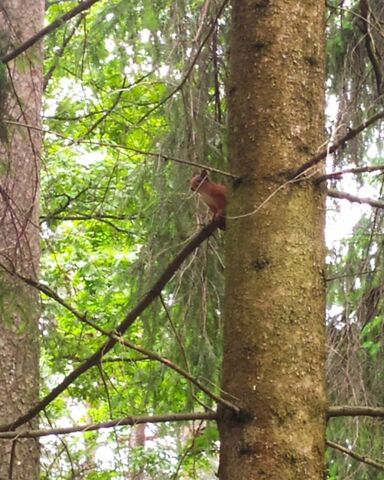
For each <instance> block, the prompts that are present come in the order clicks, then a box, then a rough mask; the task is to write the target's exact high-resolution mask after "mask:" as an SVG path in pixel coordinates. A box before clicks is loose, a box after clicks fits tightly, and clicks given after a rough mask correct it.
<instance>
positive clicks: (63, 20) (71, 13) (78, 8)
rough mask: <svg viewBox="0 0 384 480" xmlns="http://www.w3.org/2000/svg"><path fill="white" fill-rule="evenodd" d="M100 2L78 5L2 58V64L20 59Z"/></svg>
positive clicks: (85, 2) (91, 1)
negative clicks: (34, 46)
mask: <svg viewBox="0 0 384 480" xmlns="http://www.w3.org/2000/svg"><path fill="white" fill-rule="evenodd" d="M98 1H99V0H85V1H84V2H81V3H80V4H79V5H77V6H76V7H75V8H73V9H72V10H70V11H69V12H67V13H65V14H64V15H62V16H61V17H59V18H57V19H56V20H55V21H53V22H52V23H50V24H49V25H47V26H46V27H44V28H42V29H41V30H40V31H39V32H37V33H36V34H35V35H33V36H32V37H30V38H28V40H26V41H25V42H23V43H22V44H21V45H20V46H18V47H17V48H15V49H14V50H12V51H11V52H9V53H7V54H6V55H3V56H2V57H1V58H0V62H2V63H8V62H9V61H11V60H13V59H14V58H16V57H18V56H19V55H20V54H21V53H23V52H25V51H26V50H28V48H31V47H32V46H33V45H35V43H37V42H38V41H39V40H41V39H42V38H43V37H45V36H46V35H48V34H49V33H51V32H53V31H54V30H56V29H57V28H59V27H61V26H62V25H64V23H66V22H67V21H68V20H70V19H71V18H73V17H75V16H76V15H78V14H79V13H81V12H84V10H88V9H89V8H90V7H91V6H92V5H93V4H94V3H96V2H98Z"/></svg>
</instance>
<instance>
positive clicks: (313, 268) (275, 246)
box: [219, 0, 326, 480]
mask: <svg viewBox="0 0 384 480" xmlns="http://www.w3.org/2000/svg"><path fill="white" fill-rule="evenodd" d="M324 6H325V4H324V2H318V1H317V0H316V1H315V0H303V1H301V2H297V1H296V0H274V1H268V0H249V1H246V0H242V1H240V0H239V1H235V2H233V13H232V15H233V17H232V21H233V24H232V43H231V52H230V66H231V76H230V84H229V89H228V91H229V108H230V117H229V135H230V138H229V141H230V159H231V160H230V161H231V172H232V173H234V174H236V175H238V176H239V177H240V180H239V181H238V182H235V185H234V192H233V198H232V201H231V205H230V209H229V212H228V215H229V220H228V232H227V239H226V244H227V270H226V274H227V290H226V320H225V346H224V364H223V389H224V391H225V392H226V394H227V395H228V398H230V399H231V401H233V402H237V403H238V404H239V406H240V407H241V408H242V414H241V415H240V416H239V418H236V417H235V416H233V415H232V414H230V413H229V412H227V411H222V412H221V418H220V422H219V428H220V433H221V456H220V468H219V474H220V479H221V480H238V479H247V480H252V479H257V480H263V479H274V480H282V479H284V480H289V479H292V480H304V479H305V480H320V479H323V478H324V441H325V423H326V418H325V410H326V396H325V380H324V376H325V373H324V350H325V346H324V345H325V336H324V309H325V288H324V239H323V229H324V195H323V193H322V191H321V190H320V188H319V187H317V186H315V185H314V184H313V183H312V180H313V177H314V176H316V175H317V174H318V171H321V168H322V167H318V168H317V170H316V171H315V170H314V169H312V170H311V171H310V172H307V175H308V179H305V178H303V177H301V178H300V180H301V181H299V182H289V179H290V178H291V175H292V172H293V171H294V170H295V169H296V168H298V167H299V166H300V165H301V164H303V163H304V162H305V161H306V160H308V158H310V156H311V155H313V154H314V153H316V150H317V148H318V147H320V146H321V145H322V143H323V140H324V139H323V132H324V115H323V112H324V30H325V25H324ZM287 182H288V183H287ZM284 184H285V185H284ZM267 198H269V199H268V201H266V202H265V203H264V204H263V206H262V207H261V208H259V209H258V210H257V211H255V210H256V209H257V207H258V206H260V204H261V203H262V202H264V201H265V200H266V199H267ZM242 214H248V215H246V216H243V217H241V218H237V219H234V218H232V219H231V217H236V216H239V215H242Z"/></svg>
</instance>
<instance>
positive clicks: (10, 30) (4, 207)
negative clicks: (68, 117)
mask: <svg viewBox="0 0 384 480" xmlns="http://www.w3.org/2000/svg"><path fill="white" fill-rule="evenodd" d="M43 18H44V1H43V0H1V2H0V54H1V55H3V54H5V53H6V52H9V51H11V50H12V49H13V48H14V47H15V46H18V45H20V43H22V42H23V41H25V40H26V39H27V38H29V37H30V36H32V35H33V34H34V33H36V31H38V30H39V29H41V28H42V26H43ZM3 67H4V71H3V73H4V75H2V78H3V77H4V76H6V77H7V81H6V83H4V82H1V87H0V424H3V423H9V422H11V421H12V420H15V419H16V418H17V417H19V416H20V415H21V414H23V413H25V411H26V410H28V409H29V408H30V407H31V405H32V404H34V403H36V401H37V400H38V388H39V343H38V319H39V312H38V310H39V309H38V297H37V295H36V294H35V293H34V292H32V291H30V290H29V289H28V288H26V287H25V286H24V285H23V284H22V283H21V282H19V281H17V280H16V279H15V277H14V276H13V275H10V274H7V273H6V270H7V271H8V272H16V273H19V274H21V275H23V276H26V277H31V278H36V276H37V272H38V264H39V232H38V220H39V218H38V188H39V168H40V153H41V134H40V132H39V131H37V130H33V129H29V128H25V126H23V127H22V126H20V125H16V124H15V123H14V122H16V123H19V124H24V125H32V126H34V127H37V128H38V127H40V125H41V97H42V81H43V76H42V47H41V45H39V46H36V47H34V48H31V49H30V50H28V51H27V52H26V53H25V54H24V55H22V56H20V57H18V58H17V59H16V60H15V61H13V62H10V63H9V64H8V65H6V66H3ZM33 426H34V427H35V426H36V424H35V423H34V424H33ZM8 478H12V479H13V480H19V479H20V480H21V479H28V480H34V479H38V478H39V445H38V442H37V441H36V440H34V439H28V440H17V441H16V442H14V443H12V442H10V441H5V440H2V441H0V479H1V480H4V479H8Z"/></svg>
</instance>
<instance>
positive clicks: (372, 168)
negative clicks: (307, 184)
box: [315, 165, 384, 183]
mask: <svg viewBox="0 0 384 480" xmlns="http://www.w3.org/2000/svg"><path fill="white" fill-rule="evenodd" d="M381 170H384V165H369V166H367V167H356V168H345V169H344V170H337V171H336V172H332V173H326V174H325V175H321V176H319V177H317V178H316V179H315V183H321V182H325V181H326V180H332V179H339V178H340V177H341V176H343V175H346V174H347V173H353V174H357V173H370V172H376V171H381Z"/></svg>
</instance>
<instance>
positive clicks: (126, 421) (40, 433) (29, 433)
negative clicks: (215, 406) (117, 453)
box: [0, 412, 217, 439]
mask: <svg viewBox="0 0 384 480" xmlns="http://www.w3.org/2000/svg"><path fill="white" fill-rule="evenodd" d="M216 419H217V414H216V413H215V412H195V413H171V414H169V415H152V416H151V415H149V416H143V417H124V418H120V419H118V420H110V421H108V422H100V423H87V424H85V425H76V426H73V427H63V428H50V429H49V430H26V431H24V432H0V438H9V439H13V438H35V437H47V436H49V435H67V434H69V433H79V432H80V433H83V432H91V431H95V430H100V429H101V428H115V427H124V426H126V425H131V426H134V425H139V424H141V423H165V422H189V421H193V420H216Z"/></svg>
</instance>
